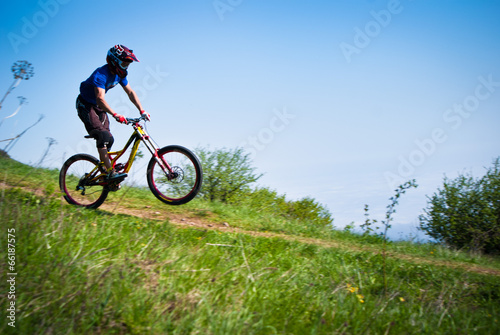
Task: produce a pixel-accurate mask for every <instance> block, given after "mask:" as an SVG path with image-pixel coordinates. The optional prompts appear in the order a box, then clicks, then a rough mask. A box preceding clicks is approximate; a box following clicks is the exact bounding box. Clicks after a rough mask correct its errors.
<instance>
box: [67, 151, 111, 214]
mask: <svg viewBox="0 0 500 335" xmlns="http://www.w3.org/2000/svg"><path fill="white" fill-rule="evenodd" d="M98 165H99V160H98V159H97V158H95V157H94V156H91V155H87V154H76V155H74V156H71V157H70V158H68V159H67V160H66V162H64V164H63V166H62V168H61V171H60V172H59V188H60V189H61V192H62V194H63V196H64V199H66V201H67V202H68V203H70V204H72V205H76V206H80V207H86V208H94V209H95V208H98V207H99V206H100V205H102V203H103V202H104V200H106V197H107V196H108V193H109V190H108V188H107V187H105V186H102V185H96V184H93V185H89V184H87V183H86V182H85V177H86V175H87V174H88V173H90V172H91V171H92V170H93V169H94V168H95V167H96V166H98ZM89 191H90V192H89Z"/></svg>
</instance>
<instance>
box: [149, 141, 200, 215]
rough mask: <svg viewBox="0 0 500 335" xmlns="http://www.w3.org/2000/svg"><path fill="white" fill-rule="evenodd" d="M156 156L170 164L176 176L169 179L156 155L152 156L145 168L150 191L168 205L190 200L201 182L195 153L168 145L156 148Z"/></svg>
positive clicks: (198, 163) (180, 203) (198, 162)
mask: <svg viewBox="0 0 500 335" xmlns="http://www.w3.org/2000/svg"><path fill="white" fill-rule="evenodd" d="M158 157H159V158H163V159H164V160H165V161H166V162H167V163H168V164H169V165H170V167H171V168H172V170H173V171H175V173H176V176H175V177H171V178H170V179H169V178H168V177H167V176H166V175H165V173H164V172H163V169H162V168H161V166H160V165H159V164H158V162H157V161H156V157H152V158H151V160H150V161H149V164H148V169H147V180H148V185H149V188H150V190H151V192H152V193H153V194H154V195H155V197H156V198H158V199H159V200H160V201H162V202H164V203H166V204H168V205H182V204H185V203H187V202H189V201H191V200H192V199H193V198H194V197H195V196H196V195H197V194H198V192H199V191H200V189H201V185H202V183H203V171H202V167H201V163H200V161H199V160H198V158H197V157H196V155H195V154H194V153H193V152H191V151H190V150H189V149H187V148H185V147H182V146H180V145H169V146H166V147H163V148H161V149H159V150H158Z"/></svg>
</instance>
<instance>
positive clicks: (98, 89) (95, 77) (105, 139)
mask: <svg viewBox="0 0 500 335" xmlns="http://www.w3.org/2000/svg"><path fill="white" fill-rule="evenodd" d="M134 61H135V62H138V61H139V60H138V59H137V57H136V56H135V55H134V53H133V50H130V49H129V48H127V47H126V46H124V45H120V44H117V45H115V46H114V47H112V48H111V49H109V51H108V54H107V57H106V62H107V64H105V65H104V66H102V67H99V68H97V69H96V70H95V71H94V72H93V73H92V74H91V75H90V77H89V78H88V79H87V80H85V81H83V82H82V83H81V84H80V95H78V98H77V99H76V109H77V111H78V116H79V117H80V119H81V120H82V122H83V123H84V125H85V129H86V130H87V132H88V133H89V135H90V136H92V137H93V138H94V139H95V140H96V146H97V151H98V152H99V158H100V159H101V162H103V163H104V165H105V167H106V170H107V173H108V176H107V178H108V179H110V180H111V179H119V178H125V177H127V174H126V173H116V172H115V171H114V169H113V167H112V166H111V161H110V159H109V155H108V151H109V150H110V149H111V146H112V145H113V142H114V138H113V135H111V132H110V130H109V119H108V115H107V114H111V115H112V116H113V117H114V118H115V119H116V121H118V122H120V123H125V124H127V119H126V118H125V117H124V116H123V115H120V114H118V113H116V112H115V111H113V109H111V107H110V106H109V104H108V103H107V102H106V100H105V99H104V95H105V94H106V92H107V91H108V90H109V89H111V88H113V87H115V86H116V85H117V84H120V85H121V86H122V88H123V90H124V91H125V93H126V94H127V95H128V97H129V99H130V101H131V102H132V103H133V104H134V105H135V106H136V107H137V109H138V110H139V112H140V114H141V115H144V116H145V117H146V118H147V120H149V118H150V116H149V114H148V113H146V112H145V111H144V109H143V108H142V105H141V102H140V101H139V98H138V97H137V94H136V93H135V91H134V90H133V89H132V88H131V87H130V84H129V83H128V80H127V74H128V72H127V69H128V66H129V65H130V64H131V63H132V62H134Z"/></svg>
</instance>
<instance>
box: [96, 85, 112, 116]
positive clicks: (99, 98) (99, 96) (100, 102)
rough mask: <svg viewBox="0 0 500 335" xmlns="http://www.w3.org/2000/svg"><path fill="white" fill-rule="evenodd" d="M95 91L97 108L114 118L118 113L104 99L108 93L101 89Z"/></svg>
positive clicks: (97, 88)
mask: <svg viewBox="0 0 500 335" xmlns="http://www.w3.org/2000/svg"><path fill="white" fill-rule="evenodd" d="M94 91H95V100H96V102H97V107H99V108H100V109H102V110H103V111H105V112H106V113H109V114H111V115H113V116H114V115H115V114H116V113H115V112H114V111H113V110H112V109H111V107H110V106H109V105H108V103H107V102H106V99H104V95H105V94H106V91H105V90H104V89H103V88H100V87H94Z"/></svg>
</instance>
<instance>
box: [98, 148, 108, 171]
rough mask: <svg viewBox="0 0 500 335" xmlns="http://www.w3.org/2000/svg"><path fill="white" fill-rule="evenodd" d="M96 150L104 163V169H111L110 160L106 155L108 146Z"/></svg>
mask: <svg viewBox="0 0 500 335" xmlns="http://www.w3.org/2000/svg"><path fill="white" fill-rule="evenodd" d="M97 151H98V152H99V159H100V160H101V162H103V163H104V166H105V167H106V171H110V170H111V160H110V159H109V155H108V148H107V147H104V148H97Z"/></svg>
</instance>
